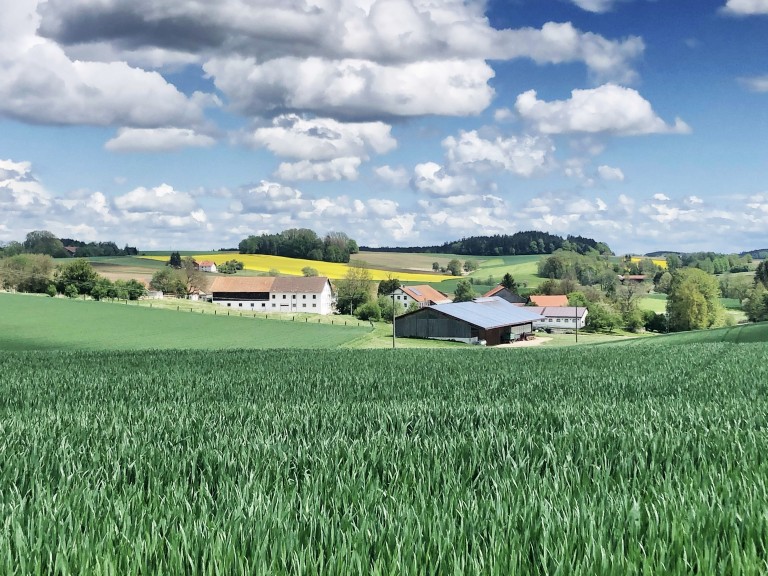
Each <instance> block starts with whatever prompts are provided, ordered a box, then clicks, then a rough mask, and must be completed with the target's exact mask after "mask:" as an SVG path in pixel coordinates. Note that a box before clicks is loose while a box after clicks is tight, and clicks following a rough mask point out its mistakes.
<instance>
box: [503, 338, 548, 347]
mask: <svg viewBox="0 0 768 576" xmlns="http://www.w3.org/2000/svg"><path fill="white" fill-rule="evenodd" d="M550 340H552V338H546V337H541V336H536V337H535V338H534V339H533V340H518V341H517V342H512V343H510V344H500V345H499V346H496V348H529V347H531V346H541V345H542V344H544V343H545V342H549V341H550Z"/></svg>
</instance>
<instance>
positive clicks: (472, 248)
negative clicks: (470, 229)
mask: <svg viewBox="0 0 768 576" xmlns="http://www.w3.org/2000/svg"><path fill="white" fill-rule="evenodd" d="M560 248H568V249H570V250H574V251H576V252H579V253H580V254H584V253H586V252H588V251H589V250H590V249H591V250H597V251H598V252H600V253H601V254H613V252H611V249H610V248H609V247H608V245H607V244H605V243H604V242H598V241H597V240H593V239H592V238H584V237H582V236H570V235H569V236H567V237H566V238H563V237H562V236H557V235H555V234H550V233H548V232H539V231H536V230H528V231H524V232H515V233H514V234H511V235H510V234H495V235H493V236H470V237H468V238H462V239H461V240H455V241H453V242H445V243H444V244H440V245H439V246H411V247H407V248H404V247H392V248H390V247H384V248H371V247H370V246H361V247H360V250H365V251H366V252H411V253H419V254H457V255H461V256H522V255H530V254H552V252H554V251H555V250H559V249H560Z"/></svg>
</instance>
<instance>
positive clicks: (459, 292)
mask: <svg viewBox="0 0 768 576" xmlns="http://www.w3.org/2000/svg"><path fill="white" fill-rule="evenodd" d="M475 296H477V294H475V289H474V288H473V287H472V284H470V283H469V281H468V280H459V282H458V284H456V290H454V292H453V301H454V302H470V301H472V300H473V299H474V298H475Z"/></svg>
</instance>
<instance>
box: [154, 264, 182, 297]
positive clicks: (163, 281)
mask: <svg viewBox="0 0 768 576" xmlns="http://www.w3.org/2000/svg"><path fill="white" fill-rule="evenodd" d="M149 287H150V288H152V290H159V291H160V292H162V293H163V294H175V295H176V296H184V295H185V294H186V293H187V287H186V284H185V282H184V280H183V279H182V278H181V274H180V273H179V272H178V270H173V269H170V268H163V269H162V270H158V271H157V272H155V273H154V274H153V275H152V280H150V281H149Z"/></svg>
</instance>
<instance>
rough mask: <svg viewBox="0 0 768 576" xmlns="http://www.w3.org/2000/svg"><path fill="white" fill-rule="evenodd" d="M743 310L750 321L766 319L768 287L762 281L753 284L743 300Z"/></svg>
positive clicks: (767, 317)
mask: <svg viewBox="0 0 768 576" xmlns="http://www.w3.org/2000/svg"><path fill="white" fill-rule="evenodd" d="M744 312H745V313H746V314H747V319H748V320H749V321H750V322H762V321H764V320H768V289H766V287H765V286H763V284H762V282H758V283H757V284H755V285H754V287H753V288H752V290H750V291H749V293H748V295H747V297H746V299H745V300H744Z"/></svg>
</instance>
